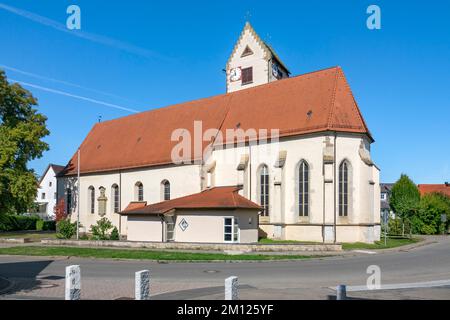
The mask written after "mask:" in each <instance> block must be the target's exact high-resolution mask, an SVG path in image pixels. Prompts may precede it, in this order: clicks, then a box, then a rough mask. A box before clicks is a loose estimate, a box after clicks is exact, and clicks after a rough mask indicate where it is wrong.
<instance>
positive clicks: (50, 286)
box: [38, 284, 58, 289]
mask: <svg viewBox="0 0 450 320" xmlns="http://www.w3.org/2000/svg"><path fill="white" fill-rule="evenodd" d="M57 286H58V285H57V284H41V285H39V286H38V287H39V288H41V289H49V288H55V287H57Z"/></svg>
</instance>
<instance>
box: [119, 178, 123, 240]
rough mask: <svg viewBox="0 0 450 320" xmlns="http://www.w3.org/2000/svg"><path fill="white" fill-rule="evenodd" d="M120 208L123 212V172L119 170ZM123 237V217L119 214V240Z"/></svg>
mask: <svg viewBox="0 0 450 320" xmlns="http://www.w3.org/2000/svg"><path fill="white" fill-rule="evenodd" d="M119 208H120V211H122V171H121V170H119ZM121 236H122V216H121V215H120V214H119V239H120V237H121Z"/></svg>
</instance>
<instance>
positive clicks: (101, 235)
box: [91, 217, 113, 240]
mask: <svg viewBox="0 0 450 320" xmlns="http://www.w3.org/2000/svg"><path fill="white" fill-rule="evenodd" d="M112 227H113V225H112V223H111V221H109V220H108V219H107V218H105V217H104V218H101V219H100V220H98V221H97V224H96V225H93V226H91V233H92V239H94V240H109V238H110V237H109V234H108V230H110V229H112Z"/></svg>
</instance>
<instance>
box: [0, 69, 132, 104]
mask: <svg viewBox="0 0 450 320" xmlns="http://www.w3.org/2000/svg"><path fill="white" fill-rule="evenodd" d="M0 69H5V70H9V71H13V72H17V73H20V74H23V75H26V76H30V77H33V78H37V79H42V80H46V81H51V82H56V83H61V84H64V85H67V86H71V87H74V88H79V89H83V90H87V91H91V92H94V93H98V94H102V95H104V96H109V97H112V98H118V99H121V100H126V101H129V102H133V101H131V100H129V99H127V98H124V97H121V96H117V95H115V94H112V93H108V92H103V91H99V90H95V89H91V88H86V87H83V86H80V85H78V84H75V83H72V82H67V81H63V80H58V79H54V78H49V77H45V76H41V75H39V74H35V73H31V72H27V71H23V70H20V69H16V68H13V67H8V66H5V65H3V64H0Z"/></svg>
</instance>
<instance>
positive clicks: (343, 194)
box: [339, 160, 349, 217]
mask: <svg viewBox="0 0 450 320" xmlns="http://www.w3.org/2000/svg"><path fill="white" fill-rule="evenodd" d="M348 171H349V164H348V163H347V161H345V160H344V161H342V162H341V165H340V166H339V216H340V217H346V216H348Z"/></svg>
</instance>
